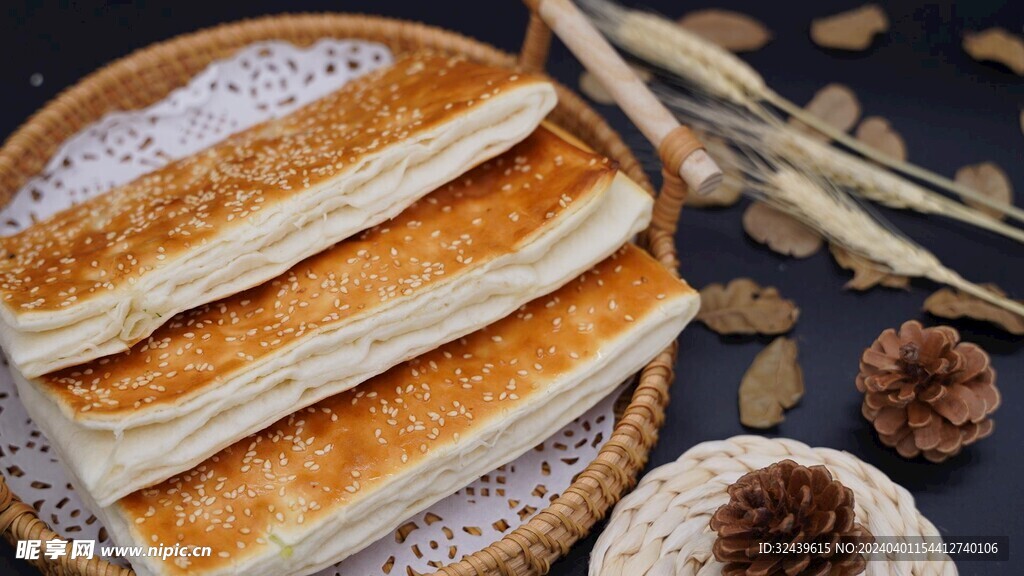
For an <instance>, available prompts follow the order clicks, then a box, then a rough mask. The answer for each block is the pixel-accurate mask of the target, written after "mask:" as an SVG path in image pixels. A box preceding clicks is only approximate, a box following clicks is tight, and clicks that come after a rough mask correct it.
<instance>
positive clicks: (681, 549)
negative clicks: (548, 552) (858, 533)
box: [590, 436, 957, 576]
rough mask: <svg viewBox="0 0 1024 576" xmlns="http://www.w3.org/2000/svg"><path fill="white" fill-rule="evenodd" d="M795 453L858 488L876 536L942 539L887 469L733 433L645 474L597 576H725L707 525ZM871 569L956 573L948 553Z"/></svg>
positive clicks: (602, 544)
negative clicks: (746, 485)
mask: <svg viewBox="0 0 1024 576" xmlns="http://www.w3.org/2000/svg"><path fill="white" fill-rule="evenodd" d="M786 458H789V459H791V460H794V461H796V462H797V463H799V464H803V465H805V466H810V465H814V464H824V465H825V466H826V467H827V468H828V469H829V471H830V472H831V473H832V475H833V476H834V477H835V478H836V480H839V481H840V482H842V483H843V484H844V485H845V486H847V487H848V488H850V489H851V490H853V493H854V497H855V511H856V514H857V521H858V522H860V523H861V524H863V525H864V526H866V527H867V528H868V530H870V531H871V533H872V534H875V535H876V536H939V532H938V530H936V529H935V526H934V525H932V523H931V522H929V521H928V519H927V518H925V517H923V516H921V514H920V513H919V512H918V511H917V508H916V507H915V506H914V498H913V496H911V495H910V493H909V492H907V490H906V489H905V488H903V487H902V486H899V485H898V484H896V483H894V482H893V481H892V480H890V479H889V477H888V476H886V475H885V474H883V473H882V471H881V470H879V469H878V468H875V467H874V466H871V465H870V464H867V463H865V462H863V461H861V460H860V459H858V458H857V457H855V456H853V455H852V454H849V453H846V452H840V451H838V450H832V449H830V448H811V447H810V446H808V445H806V444H803V443H801V442H797V441H795V440H787V439H782V438H778V439H771V438H763V437H761V436H734V437H732V438H729V439H727V440H721V441H715V442H704V443H702V444H698V445H696V446H694V447H693V448H691V449H689V450H687V451H686V452H685V453H684V454H683V455H682V456H680V457H679V459H678V460H676V461H675V462H672V463H671V464H666V465H664V466H661V467H659V468H655V469H654V470H652V471H651V472H650V473H649V474H647V475H646V476H644V478H643V480H641V481H640V484H639V485H637V488H636V490H635V491H633V493H632V494H630V495H628V496H626V497H625V498H623V499H622V501H621V502H619V504H618V505H617V506H616V507H615V511H614V512H612V516H611V519H610V520H609V522H608V527H607V528H605V531H604V533H603V534H601V537H600V538H598V540H597V544H596V545H595V547H594V552H593V556H592V557H591V563H590V574H591V576H683V575H698V574H699V575H701V576H705V575H707V576H710V575H719V574H721V573H722V564H721V563H720V562H718V561H717V560H715V558H714V556H712V554H711V547H712V545H713V544H714V542H715V537H716V535H715V533H714V532H712V531H711V528H710V527H709V526H708V522H709V521H710V520H711V515H712V514H714V513H715V510H717V509H718V507H719V506H721V505H723V504H725V503H726V502H728V501H729V495H728V494H727V493H726V488H728V486H729V485H730V484H732V483H733V482H735V481H736V480H737V479H738V478H739V477H740V476H742V475H744V474H746V473H748V472H751V471H753V470H758V469H760V468H764V467H765V466H768V465H769V464H772V463H774V462H778V461H779V460H784V459H786ZM866 574H868V575H870V576H874V575H879V576H881V575H889V574H906V575H914V576H918V575H922V576H923V575H933V574H934V575H939V574H941V575H943V576H947V575H955V574H957V570H956V566H955V565H954V564H953V562H952V561H951V560H950V559H949V558H948V557H946V556H936V557H935V558H934V559H933V560H916V561H909V560H907V561H880V560H879V561H869V562H868V567H867V572H866Z"/></svg>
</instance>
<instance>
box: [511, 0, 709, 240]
mask: <svg viewBox="0 0 1024 576" xmlns="http://www.w3.org/2000/svg"><path fill="white" fill-rule="evenodd" d="M525 2H526V4H527V5H528V6H529V7H530V10H531V14H530V24H529V26H528V28H527V34H526V39H525V40H524V42H523V49H522V53H521V55H520V61H521V63H522V64H523V66H525V67H527V68H530V69H535V70H539V69H540V68H541V67H543V62H544V60H545V59H546V56H547V51H548V47H549V46H550V42H551V32H552V31H553V32H554V33H555V34H557V35H558V37H559V38H560V39H561V40H562V42H564V43H565V45H566V46H567V47H568V48H569V50H570V51H571V52H572V53H573V54H574V55H575V56H576V57H577V58H578V59H579V60H580V62H581V63H582V64H583V66H584V67H586V68H587V70H589V71H590V72H591V73H592V74H594V75H595V76H597V78H598V79H599V80H600V81H601V83H602V84H603V85H604V86H605V88H606V89H607V90H608V92H609V93H610V94H611V95H612V98H614V99H615V102H616V103H617V104H618V105H619V107H620V108H622V110H623V112H625V113H626V115H627V116H629V119H630V120H632V121H633V123H634V124H635V125H636V126H637V128H639V129H640V131H641V132H642V133H643V135H644V136H645V137H646V138H647V140H648V141H650V143H651V144H652V145H653V146H654V147H655V148H656V149H657V150H658V156H659V157H660V158H661V163H662V167H663V168H662V174H663V176H664V182H663V184H662V189H661V193H660V194H659V195H658V198H657V201H656V204H655V209H654V219H653V221H652V224H653V225H654V226H656V227H658V228H661V229H663V230H668V231H670V232H674V231H675V229H676V226H677V223H678V219H679V212H680V210H681V209H682V207H683V203H684V202H685V200H686V194H687V191H688V190H690V189H692V190H696V191H697V193H698V194H700V195H705V194H709V193H711V192H712V191H714V189H715V188H717V187H718V185H719V184H720V183H721V182H722V171H721V169H719V167H718V165H717V164H715V161H714V160H712V159H711V156H709V155H708V153H707V151H705V150H704V145H703V144H701V142H700V140H698V139H697V137H696V136H695V135H694V134H693V132H692V131H690V129H689V128H687V127H686V126H683V125H681V124H680V123H679V121H678V120H677V119H676V117H675V116H673V115H672V113H671V112H670V111H669V110H668V109H667V108H665V106H664V105H663V104H662V103H661V101H660V100H658V98H657V97H656V96H655V95H654V94H652V93H651V91H650V90H649V89H648V88H647V86H646V85H645V84H644V83H643V81H642V80H640V78H639V77H637V75H636V73H635V72H634V71H633V69H632V68H630V67H629V65H628V64H626V63H625V62H624V61H623V60H622V58H621V57H620V56H619V55H618V53H617V52H616V51H615V49H614V48H612V46H611V45H610V44H608V41H607V40H605V39H604V37H603V36H601V34H600V33H599V32H598V31H597V30H596V29H595V28H594V27H593V26H592V25H591V24H590V21H589V20H588V19H587V17H586V16H585V15H584V14H583V13H582V12H580V11H579V9H578V8H576V6H575V5H574V4H573V3H572V2H571V1H570V0H525ZM545 24H546V25H547V26H546V27H545V26H544V25H545Z"/></svg>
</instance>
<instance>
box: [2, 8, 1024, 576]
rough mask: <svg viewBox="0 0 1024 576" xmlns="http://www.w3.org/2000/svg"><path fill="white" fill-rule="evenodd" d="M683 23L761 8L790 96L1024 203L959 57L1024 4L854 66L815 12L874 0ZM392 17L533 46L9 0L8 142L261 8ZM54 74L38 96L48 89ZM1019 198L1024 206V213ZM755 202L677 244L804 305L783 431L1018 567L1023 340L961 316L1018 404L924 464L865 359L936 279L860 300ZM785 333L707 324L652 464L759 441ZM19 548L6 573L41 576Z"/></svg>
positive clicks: (997, 80) (505, 35) (704, 278)
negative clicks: (864, 405) (785, 246)
mask: <svg viewBox="0 0 1024 576" xmlns="http://www.w3.org/2000/svg"><path fill="white" fill-rule="evenodd" d="M646 3H647V5H649V6H653V7H655V8H657V9H658V10H659V11H661V12H663V13H665V14H667V15H669V16H673V17H675V16H679V15H681V14H682V13H683V12H684V11H686V10H688V9H696V8H701V7H706V6H715V7H724V8H732V9H736V10H741V11H744V12H746V13H748V14H750V15H752V16H754V17H756V18H758V19H760V20H761V21H762V22H764V23H766V24H767V25H768V26H769V27H770V28H771V29H772V31H773V32H774V36H775V38H774V40H773V42H772V43H771V44H769V45H768V46H767V47H765V48H764V49H762V50H761V51H759V52H756V53H754V54H751V55H749V56H748V57H747V59H748V61H749V62H751V63H752V64H753V65H754V66H756V67H757V69H758V70H759V71H760V72H761V73H762V74H763V75H764V76H765V78H766V79H767V81H768V83H769V84H770V85H771V86H772V87H773V88H775V90H777V91H778V92H779V93H781V94H783V95H784V96H786V97H789V98H790V99H792V100H794V101H796V102H800V103H802V102H805V101H807V100H808V99H809V98H810V97H811V95H812V94H813V93H814V91H815V90H817V89H818V88H819V87H821V86H823V85H824V84H826V83H828V82H842V83H845V84H847V85H849V86H850V87H852V88H853V89H854V91H855V92H856V93H857V95H858V96H859V98H860V100H861V103H862V104H863V108H864V111H865V114H867V115H880V116H883V117H885V118H887V119H889V120H890V122H891V123H892V125H893V127H894V128H895V129H896V130H897V131H899V132H900V133H901V134H902V135H903V137H904V139H905V140H906V143H907V148H908V150H909V155H910V158H911V160H912V161H914V162H916V163H919V164H921V165H923V166H926V167H928V168H931V169H933V170H936V171H937V172H939V173H941V174H946V175H949V176H952V174H953V172H954V171H955V170H956V168H957V167H959V166H962V165H964V164H972V163H976V162H981V161H985V160H991V161H994V162H996V163H998V164H999V165H1000V166H1002V167H1003V168H1004V169H1005V170H1006V172H1007V174H1009V176H1010V178H1011V179H1012V180H1013V182H1014V185H1015V187H1016V189H1017V190H1018V197H1020V196H1021V195H1024V166H1022V163H1021V160H1022V150H1024V135H1022V133H1021V127H1020V124H1019V121H1018V115H1019V112H1020V109H1021V108H1022V107H1024V83H1022V81H1021V78H1020V77H1019V76H1015V75H1013V74H1012V73H1010V72H1009V71H1007V70H1006V69H1003V68H1000V67H998V66H995V65H988V64H980V63H977V62H974V61H973V60H971V59H970V58H969V57H968V56H967V55H966V54H964V52H963V51H962V50H961V48H960V39H961V37H962V35H963V33H964V31H965V30H979V29H984V28H987V27H989V26H994V25H1001V26H1003V27H1005V28H1008V29H1010V30H1013V31H1015V32H1018V33H1020V32H1021V28H1022V25H1024V3H1021V2H1015V1H1013V0H1008V1H1006V2H998V1H986V0H972V1H970V2H968V1H962V2H955V3H954V2H949V1H940V2H928V3H925V2H917V1H915V2H893V3H889V4H888V5H887V6H886V10H887V11H888V13H889V16H890V18H891V20H892V31H891V33H890V34H889V35H888V36H887V37H886V38H881V39H878V40H876V42H875V45H874V46H873V47H872V48H871V49H870V50H869V51H867V52H864V53H856V54H835V53H831V52H826V51H824V50H822V49H819V48H817V47H816V46H815V45H814V44H813V43H812V42H811V41H810V39H809V37H808V34H807V28H808V24H809V22H810V20H811V18H813V17H817V16H822V15H826V14H831V13H834V12H838V11H840V10H844V9H848V8H852V7H855V6H857V5H859V2H858V1H857V0H827V1H825V0H822V1H818V2H814V3H811V2H805V3H798V2H781V3H780V2H759V1H751V0H747V1H741V0H723V1H721V2H718V3H709V2H706V1H704V0H698V1H694V2H680V1H676V0H646ZM328 10H343V11H347V12H364V13H378V14H384V15H389V16H395V17H401V18H407V19H412V20H420V21H423V22H427V23H430V24H435V25H438V26H443V27H447V28H450V29H454V30H457V31H460V32H462V33H464V34H467V35H471V36H475V37H477V38H480V39H482V40H485V41H487V42H490V43H493V44H495V45H497V46H498V47H500V48H503V49H506V50H516V49H517V48H518V46H519V42H520V41H521V38H522V33H523V30H524V29H525V24H526V10H525V8H524V7H523V6H522V5H521V4H520V3H519V2H516V1H513V0H500V1H487V2H470V1H461V2H455V1H450V0H446V1H442V0H432V1H430V2H424V1H414V0H407V1H401V2H399V1H383V2H382V1H369V0H366V1H355V0H346V1H338V0H334V1H300V0H293V1H289V2H285V1H279V2H271V1H259V0H249V1H247V2H244V3H241V2H204V3H202V4H199V3H195V4H193V3H189V2H180V1H178V2H174V1H156V0H151V1H146V2H138V3H137V4H131V3H127V2H111V3H109V4H104V3H99V2H90V1H79V2H74V1H72V2H67V1H64V2H59V3H58V2H30V3H27V4H18V3H15V2H8V3H6V4H5V6H4V7H3V8H0V21H2V22H3V24H2V30H3V32H4V33H3V34H2V35H0V54H3V59H2V60H3V61H2V64H0V70H2V74H0V76H2V77H3V78H6V80H5V86H6V88H5V89H4V95H3V102H4V106H3V107H2V109H0V134H10V133H11V132H12V131H13V130H14V129H15V128H17V126H18V125H20V124H21V123H22V122H23V121H24V120H25V119H26V118H27V117H28V116H29V115H30V114H31V113H32V112H33V111H34V110H36V109H37V108H39V107H40V106H42V105H43V104H44V103H45V102H46V101H47V100H49V99H50V98H52V97H53V96H55V95H56V94H57V93H58V92H60V91H61V90H63V89H64V88H66V87H68V86H70V85H72V84H73V83H75V82H76V81H77V80H79V79H80V78H81V77H83V76H84V75H86V74H88V73H89V72H91V71H93V70H95V69H96V68H98V67H100V66H102V65H103V64H105V63H107V62H109V61H111V60H113V59H115V58H117V57H120V56H124V55H126V54H128V53H129V52H131V51H132V50H135V49H137V48H141V47H144V46H146V45H147V44H150V43H152V42H155V41H158V40H164V39H167V38H170V37H172V36H174V35H176V34H180V33H183V32H190V31H193V30H196V29H198V28H202V27H206V26H211V25H214V24H218V23H221V22H228V21H232V20H237V19H241V18H245V17H250V16H257V15H262V14H273V13H279V12H284V11H290V12H298V11H328ZM549 70H550V71H551V72H552V73H553V74H554V76H556V77H557V78H558V79H560V80H561V81H562V82H564V83H566V84H568V85H570V86H575V85H576V80H577V78H578V75H579V72H580V66H579V64H578V63H577V62H576V61H575V60H574V59H573V58H572V56H571V55H570V54H569V53H568V52H567V51H566V50H565V49H564V48H563V47H561V46H560V45H556V46H555V47H554V49H553V51H552V54H551V60H550V64H549ZM34 74H41V75H42V79H43V82H42V84H41V85H38V86H34V85H33V84H34V83H32V82H30V80H29V79H30V77H32V76H33V75H34ZM599 110H600V112H602V113H603V114H605V116H606V117H607V118H608V119H609V120H610V121H611V122H612V124H613V125H614V126H615V127H616V128H617V129H619V130H620V131H621V132H622V133H623V134H624V135H625V136H626V138H627V139H628V140H629V141H630V143H632V144H635V149H636V151H637V152H638V153H639V154H640V155H642V156H643V157H644V158H645V159H646V161H647V164H648V166H649V168H651V169H652V171H651V173H652V175H653V174H655V173H656V172H655V170H654V168H655V167H656V165H655V163H654V161H653V156H652V154H651V152H650V150H649V148H648V147H647V146H646V145H644V144H643V142H642V139H641V138H640V137H639V135H638V134H637V132H636V131H635V130H634V129H632V127H631V126H630V125H629V124H628V122H627V121H626V120H625V118H624V117H623V116H622V115H621V114H620V113H619V112H618V111H617V110H616V109H614V108H612V107H607V106H605V107H599ZM1018 204H1020V201H1018ZM742 211H743V205H741V206H737V207H733V208H730V209H726V210H721V211H700V210H695V209H693V210H686V211H684V214H683V219H682V226H681V229H680V232H679V234H678V239H677V240H678V245H679V247H680V250H681V254H682V271H683V274H684V276H685V277H686V278H687V279H688V280H689V281H690V282H691V283H692V284H694V285H695V286H698V287H699V286H703V285H705V284H707V283H710V282H725V281H728V280H730V279H732V278H736V277H740V276H749V277H751V278H754V279H755V280H757V281H758V282H760V283H761V284H764V285H772V286H776V287H778V288H779V290H780V291H781V292H782V294H783V295H784V296H786V297H788V298H792V299H794V300H795V301H796V302H797V303H798V305H799V306H800V308H801V310H802V312H801V315H800V321H799V323H798V326H797V327H796V330H795V331H794V333H793V336H794V337H795V338H796V339H797V340H798V342H799V345H800V359H801V364H802V366H803V370H804V375H805V380H806V386H807V393H806V395H805V396H804V398H803V400H802V401H801V402H800V404H799V405H798V406H797V407H796V408H794V409H793V410H791V411H789V412H788V413H787V414H786V421H785V422H783V423H782V424H780V425H779V426H778V427H777V428H776V429H773V430H771V431H769V432H768V435H771V436H784V437H788V438H794V439H797V440H800V441H803V442H806V443H809V444H811V445H813V446H828V447H831V448H837V449H841V450H847V451H849V452H851V453H853V454H855V455H857V456H858V457H860V458H862V459H864V460H866V461H867V462H869V463H871V464H874V465H875V466H877V467H879V468H880V469H881V470H882V471H884V472H885V473H887V474H888V475H889V476H890V477H892V479H893V480H895V481H896V482H898V483H900V484H902V485H903V486H905V487H907V488H908V489H909V490H910V491H911V492H912V493H913V494H914V496H915V498H916V499H917V504H918V506H919V508H920V510H921V511H922V512H923V513H924V514H925V515H926V516H927V517H928V518H930V519H931V520H932V521H933V522H934V523H935V524H936V526H938V527H939V529H940V530H941V531H942V532H943V533H946V534H957V535H990V536H991V535H1006V536H1009V538H1010V561H1009V562H1008V563H980V562H974V563H962V564H961V565H960V571H961V573H963V574H1017V573H1021V572H1022V571H1021V569H1020V568H1015V567H1016V566H1017V563H1018V562H1019V561H1020V558H1021V556H1022V554H1024V552H1022V551H1021V550H1019V549H1018V547H1019V546H1022V545H1024V514H1022V512H1024V506H1022V504H1021V500H1022V497H1024V485H1022V481H1021V474H1022V473H1024V460H1022V459H1021V457H1020V453H1019V452H1018V450H1020V449H1021V448H1022V446H1024V390H1022V384H1024V382H1022V381H1021V380H1022V378H1021V375H1022V374H1024V351H1022V350H1021V348H1022V343H1021V339H1020V338H1012V337H1009V336H1007V335H1006V334H1004V333H1001V332H999V331H997V330H994V329H992V328H990V327H988V326H986V325H983V324H980V323H975V322H953V324H954V325H955V326H957V327H958V328H960V329H961V332H962V334H963V335H964V338H965V339H966V340H969V341H973V342H977V343H978V344H980V345H982V346H983V347H984V348H986V349H987V350H989V351H990V353H991V355H992V364H993V365H994V367H995V368H996V370H997V371H998V373H999V383H1000V384H1001V390H1002V394H1003V404H1002V407H1001V408H1000V409H999V411H998V412H997V413H996V415H995V419H996V421H997V426H996V430H995V433H994V434H993V436H992V437H990V438H988V439H986V440H984V441H982V442H980V443H979V444H977V445H975V446H972V447H970V448H969V449H967V450H966V451H965V452H964V453H962V454H961V455H959V456H957V457H955V458H953V459H951V460H949V461H947V462H946V463H944V464H941V465H935V464H930V463H927V462H924V461H912V462H908V461H906V460H903V459H901V458H900V457H899V456H897V455H896V454H895V453H894V452H892V451H891V450H889V449H887V448H885V447H883V446H881V445H880V444H879V442H878V441H877V439H876V438H875V436H874V434H873V433H872V430H871V428H870V426H869V425H868V424H867V423H866V422H865V421H864V420H863V419H862V418H861V416H860V410H859V404H860V399H861V396H860V395H859V394H858V393H857V391H856V389H855V388H854V383H853V381H854V376H855V375H856V373H857V360H858V357H859V354H860V352H861V351H862V350H863V348H864V347H866V346H868V345H869V344H870V343H871V342H872V341H873V339H874V338H875V337H876V336H877V335H878V333H879V332H881V331H882V330H884V329H885V328H888V327H895V326H899V324H900V323H902V322H903V321H904V320H907V319H911V318H919V319H921V320H923V321H924V322H925V323H926V324H928V325H932V324H936V323H938V322H939V320H938V319H936V318H932V317H928V316H927V315H924V314H923V313H921V312H920V311H919V310H920V308H921V304H922V302H923V300H924V298H925V297H926V296H927V295H928V294H929V293H930V292H931V291H932V290H934V289H935V288H936V287H935V286H934V285H932V284H930V283H928V282H914V284H913V287H912V288H911V289H910V290H909V291H905V292H904V291H894V290H885V289H876V290H874V291H871V292H868V293H865V294H861V293H852V292H846V291H844V290H843V283H844V282H845V281H846V278H847V273H846V272H845V271H843V270H841V269H840V268H839V267H838V266H836V264H834V263H833V262H832V260H831V259H830V258H829V256H828V255H827V253H826V252H822V253H819V254H817V255H815V256H813V257H811V258H808V259H806V260H791V259H786V258H782V257H779V256H777V255H775V254H774V253H772V252H770V251H768V250H767V249H765V248H763V247H762V246H759V245H757V244H755V243H754V242H752V241H751V240H750V239H748V238H747V237H745V235H744V233H743V230H742V228H741V225H740V215H741V214H742ZM885 215H886V216H887V217H888V218H889V219H890V220H891V221H892V222H894V223H895V224H896V225H897V226H898V227H899V228H900V229H902V230H903V231H904V232H906V233H907V234H908V235H909V236H911V237H913V238H914V239H916V240H918V241H919V242H921V243H922V244H924V245H925V246H926V247H928V248H930V249H931V250H932V251H934V252H935V253H936V254H937V255H938V256H939V258H940V259H941V260H942V261H943V262H944V263H946V264H947V265H949V266H950V267H952V268H954V269H955V270H958V271H959V272H961V273H962V274H963V275H964V276H965V277H967V278H969V279H972V280H976V281H984V282H995V283H997V284H999V285H1000V286H1002V287H1003V288H1005V289H1007V290H1008V291H1010V292H1011V294H1014V295H1016V296H1017V297H1018V298H1021V297H1024V259H1022V258H1021V255H1022V254H1024V247H1022V246H1020V245H1018V244H1015V243H1014V242H1012V241H1010V240H1004V239H1002V238H999V237H996V236H994V235H991V234H987V233H983V232H979V231H977V230H974V229H971V228H968V227H966V226H961V225H958V224H956V223H954V222H951V221H947V220H943V219H941V218H925V217H920V216H916V215H912V214H908V213H895V212H891V211H886V212H885ZM767 341H768V339H762V338H739V339H736V338H723V337H720V336H717V335H715V334H714V333H712V332H710V331H708V330H706V329H705V328H703V327H702V326H699V325H695V326H693V327H691V328H690V329H688V330H687V331H686V332H685V333H684V334H683V336H682V340H681V344H682V346H681V353H680V359H679V364H678V379H677V382H676V384H675V386H674V387H673V394H672V403H671V405H670V406H669V409H668V421H667V423H666V425H665V427H664V429H663V430H662V433H661V440H660V441H659V443H658V445H657V447H656V448H655V450H654V452H653V454H652V457H651V466H657V465H660V464H664V463H666V462H670V461H672V460H674V459H675V458H677V457H678V456H679V455H680V454H681V453H682V452H683V451H685V450H686V449H687V448H689V447H691V446H693V445H694V444H696V443H698V442H702V441H705V440H713V439H723V438H728V437H730V436H733V435H736V434H743V433H752V432H755V431H752V430H747V429H744V427H743V426H741V425H740V423H739V417H738V412H737V404H736V388H737V385H738V383H739V380H740V378H741V376H742V374H743V372H744V371H745V370H746V368H747V366H748V365H749V363H750V362H751V361H752V360H753V358H754V356H755V355H756V354H757V352H758V351H760V350H761V349H762V347H763V346H764V345H765V344H766V343H767ZM601 528H602V526H598V527H597V528H596V529H595V531H594V535H593V536H591V537H590V538H588V539H586V540H585V541H583V542H581V543H580V544H579V545H577V546H576V547H575V548H574V549H573V550H572V552H571V553H570V554H569V556H568V558H567V559H565V560H562V561H560V562H559V563H557V564H555V565H554V566H553V567H552V573H553V574H561V575H583V574H586V572H587V559H588V556H589V553H590V549H591V548H592V546H593V543H594V539H595V538H596V534H598V533H599V532H600V530H601ZM31 573H33V572H32V570H31V569H30V568H29V567H28V566H27V565H26V564H24V563H22V562H20V561H17V560H14V558H13V551H12V548H11V547H10V546H9V545H7V544H6V543H4V544H3V545H0V574H31Z"/></svg>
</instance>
